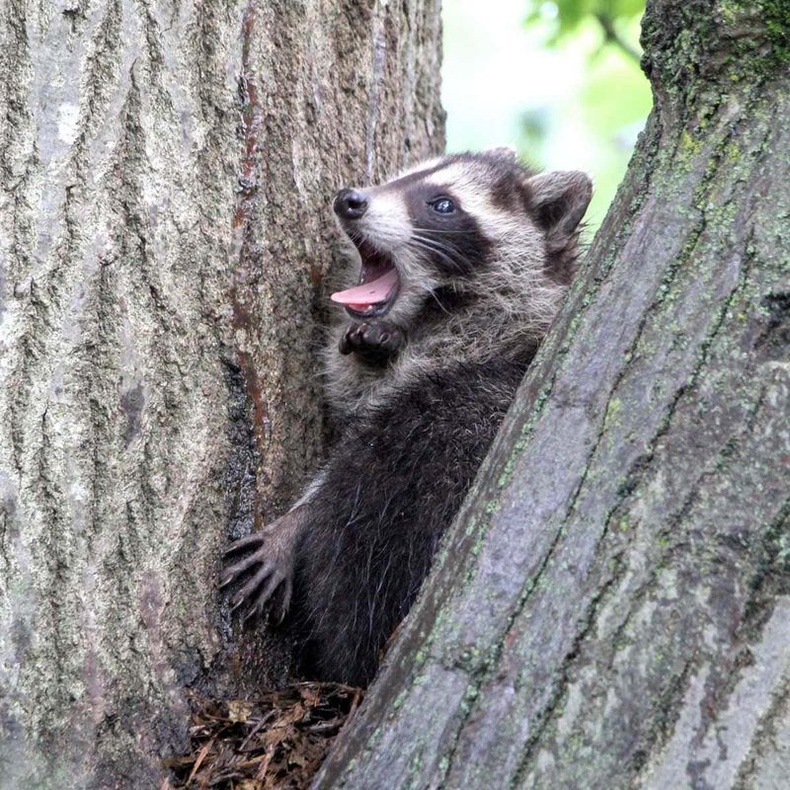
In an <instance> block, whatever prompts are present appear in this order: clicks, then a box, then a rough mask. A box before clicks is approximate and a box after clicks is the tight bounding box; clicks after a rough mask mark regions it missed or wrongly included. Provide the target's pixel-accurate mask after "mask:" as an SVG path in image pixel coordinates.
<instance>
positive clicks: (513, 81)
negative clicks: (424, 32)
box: [442, 0, 651, 230]
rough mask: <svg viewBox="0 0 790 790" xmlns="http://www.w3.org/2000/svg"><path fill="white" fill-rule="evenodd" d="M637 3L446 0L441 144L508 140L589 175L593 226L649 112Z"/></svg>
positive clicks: (454, 147) (531, 155)
mask: <svg viewBox="0 0 790 790" xmlns="http://www.w3.org/2000/svg"><path fill="white" fill-rule="evenodd" d="M643 11H644V0H553V1H550V2H541V1H540V0H496V1H495V2H480V0H445V1H444V4H443V15H444V31H445V32H444V65H443V68H442V83H443V87H442V98H443V102H444V106H445V109H446V110H447V148H448V150H449V151H459V150H466V149H471V150H479V149H484V148H492V147H496V146H502V145H510V146H513V147H515V148H516V149H517V150H518V151H519V154H520V155H521V156H522V158H524V159H525V160H526V161H527V162H530V163H532V164H533V165H534V166H536V167H539V168H541V169H546V170H555V169H579V170H585V171H586V172H588V173H589V174H590V175H591V176H592V178H593V181H594V182H595V189H596V192H595V197H594V199H593V203H592V205H591V207H590V210H589V211H588V215H587V218H588V226H589V227H590V228H591V229H592V230H594V229H596V228H597V226H598V225H599V224H600V223H601V221H602V220H603V217H604V215H605V213H606V209H607V208H608V205H609V203H610V202H611V200H612V198H613V197H614V193H615V191H616V189H617V186H618V184H619V183H620V181H621V180H622V177H623V174H624V172H625V168H626V165H627V164H628V160H629V158H630V156H631V152H632V150H633V146H634V144H635V142H636V139H637V136H638V134H639V132H640V131H641V129H642V127H643V126H644V122H645V119H646V118H647V114H648V112H649V110H650V106H651V96H650V89H649V86H648V83H647V80H646V79H645V77H644V75H643V74H642V72H641V69H640V68H639V57H640V55H641V49H640V47H639V20H640V19H641V16H642V12H643Z"/></svg>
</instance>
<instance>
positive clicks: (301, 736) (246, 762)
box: [162, 683, 363, 790]
mask: <svg viewBox="0 0 790 790" xmlns="http://www.w3.org/2000/svg"><path fill="white" fill-rule="evenodd" d="M362 694H363V691H362V689H358V688H352V687H350V686H342V685H340V684H337V683H298V684H294V685H292V686H289V687H288V688H286V689H284V690H282V691H272V692H269V693H266V694H264V695H263V696H261V697H260V698H259V699H257V700H250V701H246V700H244V701H242V700H233V701H230V702H220V701H217V700H200V699H195V700H194V706H195V712H194V713H193V715H192V722H193V723H192V727H191V730H190V735H191V738H192V744H193V750H192V753H191V754H189V755H184V756H182V757H175V758H173V759H170V760H165V761H164V767H165V768H167V769H169V770H170V771H171V772H172V777H171V778H170V779H169V780H166V781H165V783H164V784H163V786H162V790H175V788H195V790H197V789H198V788H218V790H230V788H233V790H275V789H277V790H280V789H284V788H289V789H290V788H303V787H307V786H308V784H309V783H310V780H311V779H312V777H313V775H314V774H315V773H316V771H317V770H318V768H319V767H320V765H321V763H322V761H323V759H324V757H325V756H326V753H327V752H328V751H329V747H330V746H331V744H332V741H333V739H334V737H335V736H336V735H337V733H338V732H339V731H340V728H341V727H342V726H343V724H344V723H345V721H346V719H347V718H348V717H349V716H350V715H351V714H352V713H353V712H354V710H356V708H357V706H358V705H359V703H360V701H361V699H362Z"/></svg>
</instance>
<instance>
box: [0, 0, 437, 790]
mask: <svg viewBox="0 0 790 790" xmlns="http://www.w3.org/2000/svg"><path fill="white" fill-rule="evenodd" d="M438 5H439V4H438V0H402V1H401V2H399V3H387V2H384V0H376V2H372V1H371V2H365V3H358V2H352V0H333V1H332V2H330V1H329V0H301V1H300V2H290V1H289V2H286V1H285V0H247V2H237V3H234V2H219V0H204V1H203V2H196V3H169V2H164V0H162V1H161V2H159V1H154V0H138V2H129V0H104V1H103V2H94V3H85V2H80V1H79V0H73V1H72V0H69V2H61V3H58V4H55V5H54V6H51V5H50V4H48V3H32V4H31V3H25V2H22V0H6V2H5V3H4V4H3V5H2V8H0V168H1V170H0V172H1V173H2V176H0V180H1V183H0V257H1V261H0V262H1V263H2V267H1V268H0V327H1V329H0V332H1V334H0V354H1V355H2V356H1V357H0V375H1V376H2V390H0V503H2V509H1V510H0V592H1V593H2V604H0V618H1V619H0V653H2V664H0V764H2V766H3V769H2V770H3V778H2V783H8V784H7V785H5V786H9V785H10V786H14V787H33V786H36V787H50V786H51V787H58V788H64V787H90V786H93V787H103V788H104V787H111V786H113V787H114V786H123V787H151V786H154V785H155V784H157V783H158V782H159V781H160V779H161V775H162V772H161V770H160V767H159V759H160V757H162V756H166V755H167V754H169V753H172V751H173V750H184V749H185V748H187V743H186V742H185V734H186V728H187V725H188V709H187V693H188V691H187V690H188V689H190V688H191V689H196V690H198V691H200V692H201V693H205V694H212V695H219V694H220V693H221V692H222V691H223V690H224V691H227V690H228V689H231V688H234V687H238V684H239V682H240V678H243V679H244V680H246V682H247V684H248V686H254V684H255V683H256V682H258V681H260V680H262V679H263V680H266V681H275V680H277V679H278V678H280V677H282V673H283V668H282V651H280V652H279V653H278V652H277V651H276V650H274V652H272V650H263V651H261V650H259V649H258V648H257V647H256V645H257V644H258V642H259V640H258V639H249V640H248V642H247V643H246V644H240V640H242V639H244V638H245V637H242V636H241V635H240V634H238V633H236V632H235V630H234V629H233V628H232V627H231V624H230V619H229V617H228V615H227V611H222V610H221V608H220V598H219V596H218V595H217V591H216V574H217V570H218V565H219V561H220V556H221V552H222V550H223V548H224V547H225V545H226V544H227V542H228V540H229V539H230V538H231V537H238V536H239V535H240V534H243V533H245V532H247V531H249V530H250V529H251V528H253V525H260V523H262V522H263V521H265V520H268V519H271V518H272V517H273V516H275V515H277V514H278V513H279V511H280V510H281V509H282V508H283V507H284V506H285V504H286V503H288V502H290V501H291V500H292V499H293V498H294V497H295V496H296V494H297V493H298V490H299V487H300V485H301V484H302V481H303V480H304V478H305V474H306V472H307V471H308V470H309V469H310V467H313V466H314V465H315V463H316V460H317V455H318V453H319V448H320V443H321V438H322V430H323V429H322V413H321V407H320V380H319V378H318V376H317V374H316V370H317V362H316V358H315V353H314V352H315V346H316V342H317V340H319V337H318V333H317V331H316V329H315V326H316V324H315V322H314V320H313V319H314V317H315V313H316V310H317V305H319V304H321V303H323V297H322V281H323V278H324V276H325V274H326V272H327V270H328V269H329V268H330V264H331V261H332V259H333V245H334V239H335V236H334V233H333V230H332V223H331V221H330V211H329V202H330V200H331V196H332V193H333V191H334V190H335V189H337V188H338V187H339V186H341V185H343V184H348V183H360V182H365V181H369V180H373V179H377V178H379V177H380V176H381V175H383V173H385V172H391V171H393V170H395V169H397V168H399V167H401V166H403V165H404V164H406V163H408V162H411V161H413V160H415V159H418V158H421V157H423V156H425V155H427V154H431V153H434V152H435V151H436V150H438V149H440V148H441V147H442V143H443V140H442V130H443V116H442V112H441V109H440V106H439V101H438V82H439V63H438V60H439V35H440V21H439V8H438ZM239 654H241V656H243V658H241V659H238V658H237V659H236V660H231V658H230V657H231V656H238V655H239ZM278 662H279V663H278Z"/></svg>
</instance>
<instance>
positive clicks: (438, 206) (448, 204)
mask: <svg viewBox="0 0 790 790" xmlns="http://www.w3.org/2000/svg"><path fill="white" fill-rule="evenodd" d="M428 205H429V206H430V207H431V208H432V209H433V210H434V211H435V212H436V213H437V214H452V213H453V212H454V211H455V203H453V201H452V200H450V198H447V197H440V198H436V200H429V201H428Z"/></svg>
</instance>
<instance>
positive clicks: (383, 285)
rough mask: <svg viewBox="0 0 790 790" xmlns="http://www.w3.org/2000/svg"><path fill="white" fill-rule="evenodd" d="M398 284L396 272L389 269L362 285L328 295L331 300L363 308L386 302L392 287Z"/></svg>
mask: <svg viewBox="0 0 790 790" xmlns="http://www.w3.org/2000/svg"><path fill="white" fill-rule="evenodd" d="M397 284H398V272H397V271H395V269H390V270H389V271H388V272H387V273H386V274H385V275H382V276H381V277H379V278H378V279H377V280H373V281H372V282H369V283H364V284H363V285H357V286H355V287H354V288H349V289H348V290H346V291H338V292H337V293H334V294H332V296H331V297H330V298H331V300H332V301H333V302H338V303H340V304H348V305H354V307H359V308H365V307H370V305H372V304H378V303H379V302H386V301H387V297H388V296H389V295H390V293H391V292H392V289H393V288H394V287H395V286H396V285H397Z"/></svg>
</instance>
